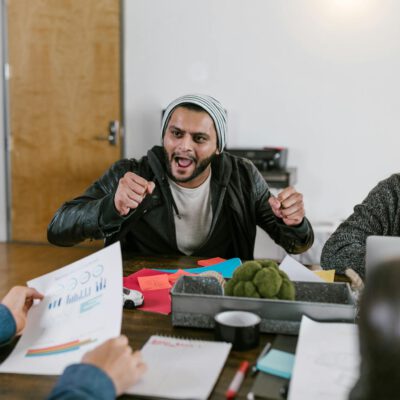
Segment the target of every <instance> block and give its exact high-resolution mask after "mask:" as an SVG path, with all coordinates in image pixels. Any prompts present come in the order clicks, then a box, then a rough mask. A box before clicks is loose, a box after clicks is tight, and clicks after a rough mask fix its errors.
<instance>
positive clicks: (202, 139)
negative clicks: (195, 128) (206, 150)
mask: <svg viewBox="0 0 400 400" xmlns="http://www.w3.org/2000/svg"><path fill="white" fill-rule="evenodd" d="M206 140H207V138H206V137H205V136H195V137H194V141H195V142H196V143H204V142H205V141H206Z"/></svg>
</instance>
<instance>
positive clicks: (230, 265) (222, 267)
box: [153, 258, 317, 279]
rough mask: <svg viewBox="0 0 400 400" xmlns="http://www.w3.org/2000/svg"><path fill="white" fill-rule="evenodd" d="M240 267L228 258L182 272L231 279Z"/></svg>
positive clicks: (237, 260)
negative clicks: (209, 274)
mask: <svg viewBox="0 0 400 400" xmlns="http://www.w3.org/2000/svg"><path fill="white" fill-rule="evenodd" d="M240 265H242V261H241V259H240V258H230V259H229V260H226V261H224V262H221V263H218V264H214V265H210V266H208V267H197V268H187V269H185V270H184V271H186V272H191V273H193V274H200V273H201V272H206V271H216V272H219V273H220V274H221V275H222V276H223V277H224V278H232V275H233V271H235V269H236V268H237V267H239V266H240ZM153 271H158V273H160V272H165V273H167V274H168V273H169V274H174V273H175V272H177V271H178V270H177V269H157V270H153ZM316 279H317V278H316Z"/></svg>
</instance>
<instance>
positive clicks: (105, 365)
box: [48, 336, 146, 400]
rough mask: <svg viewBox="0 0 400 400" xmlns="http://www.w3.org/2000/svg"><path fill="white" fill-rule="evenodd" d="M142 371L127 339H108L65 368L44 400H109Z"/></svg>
mask: <svg viewBox="0 0 400 400" xmlns="http://www.w3.org/2000/svg"><path fill="white" fill-rule="evenodd" d="M145 371H146V366H145V364H144V363H143V361H142V358H141V355H140V352H135V353H133V354H132V349H131V348H130V346H129V345H128V339H127V338H126V337H125V336H120V337H118V338H115V339H110V340H108V341H106V342H105V343H103V344H102V345H100V346H98V347H96V348H95V349H94V350H92V351H90V352H88V353H86V354H85V355H84V357H83V359H82V363H81V364H74V365H71V366H69V367H68V368H66V370H65V371H64V373H63V374H62V375H61V377H60V378H59V380H58V382H57V384H56V386H55V387H54V389H53V390H52V392H51V394H50V396H49V398H48V400H110V399H114V398H115V397H116V396H119V395H120V394H122V393H124V392H125V391H126V390H127V389H128V388H129V387H131V386H132V385H134V384H135V383H136V382H137V381H138V380H139V379H140V378H141V376H142V375H143V374H144V372H145Z"/></svg>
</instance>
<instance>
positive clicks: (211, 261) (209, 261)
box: [197, 257, 226, 267]
mask: <svg viewBox="0 0 400 400" xmlns="http://www.w3.org/2000/svg"><path fill="white" fill-rule="evenodd" d="M224 261H226V259H225V258H221V257H214V258H208V259H207V260H199V261H197V264H198V265H200V266H202V267H209V266H210V265H215V264H219V263H221V262H224Z"/></svg>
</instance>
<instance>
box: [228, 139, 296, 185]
mask: <svg viewBox="0 0 400 400" xmlns="http://www.w3.org/2000/svg"><path fill="white" fill-rule="evenodd" d="M226 151H227V152H228V153H230V154H233V155H235V156H238V157H244V158H247V159H249V160H250V161H252V162H253V164H254V165H255V166H256V167H257V169H258V170H259V171H260V172H261V174H262V176H263V177H264V179H265V180H266V181H267V183H268V184H269V185H270V186H271V187H275V188H284V187H287V186H290V185H294V184H295V183H296V172H297V170H296V168H293V167H292V168H288V167H287V154H288V149H287V148H286V147H263V148H259V149H247V148H230V149H226Z"/></svg>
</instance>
